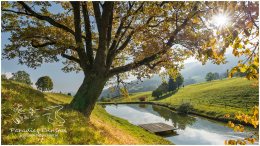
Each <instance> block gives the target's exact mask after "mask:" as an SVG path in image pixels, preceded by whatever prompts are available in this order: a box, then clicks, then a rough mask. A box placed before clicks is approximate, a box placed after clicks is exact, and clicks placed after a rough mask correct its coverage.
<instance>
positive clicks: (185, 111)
mask: <svg viewBox="0 0 260 146" xmlns="http://www.w3.org/2000/svg"><path fill="white" fill-rule="evenodd" d="M192 109H193V106H192V105H191V104H190V103H183V104H181V105H180V106H179V107H178V108H177V111H178V112H179V113H183V114H188V113H189V112H190V111H191V110H192Z"/></svg>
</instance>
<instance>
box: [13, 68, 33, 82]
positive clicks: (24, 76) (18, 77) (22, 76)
mask: <svg viewBox="0 0 260 146" xmlns="http://www.w3.org/2000/svg"><path fill="white" fill-rule="evenodd" d="M12 75H13V76H12V77H11V80H14V81H17V82H20V83H24V84H27V85H32V82H31V79H30V75H29V74H28V73H27V72H25V71H18V72H16V73H12Z"/></svg>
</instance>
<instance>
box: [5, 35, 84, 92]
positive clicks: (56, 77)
mask: <svg viewBox="0 0 260 146" xmlns="http://www.w3.org/2000/svg"><path fill="white" fill-rule="evenodd" d="M8 38H9V34H8V33H2V34H1V54H2V50H3V48H4V46H5V44H8V43H10V41H9V40H8ZM62 67H63V64H62V62H57V63H44V64H42V65H41V66H40V67H38V68H36V69H32V68H28V67H27V66H26V65H21V64H18V59H13V60H6V59H2V57H1V74H3V73H4V74H7V76H10V75H11V73H14V72H17V71H19V70H24V71H26V72H27V73H29V74H30V78H31V80H32V82H33V83H35V82H36V81H37V79H38V78H39V77H41V76H46V75H47V76H50V77H51V78H52V80H53V83H54V88H53V91H55V92H60V91H62V92H76V91H77V89H78V88H79V86H80V85H81V83H82V81H83V79H84V75H83V73H82V72H80V73H75V72H70V73H64V72H63V71H62V70H61V68H62Z"/></svg>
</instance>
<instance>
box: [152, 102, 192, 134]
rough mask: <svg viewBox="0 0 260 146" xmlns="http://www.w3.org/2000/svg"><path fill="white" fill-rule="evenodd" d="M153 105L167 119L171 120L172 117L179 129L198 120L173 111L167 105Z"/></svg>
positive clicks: (173, 122)
mask: <svg viewBox="0 0 260 146" xmlns="http://www.w3.org/2000/svg"><path fill="white" fill-rule="evenodd" d="M152 107H153V110H154V111H156V112H158V113H159V114H160V116H161V117H163V118H164V119H165V120H167V121H169V120H170V119H171V120H172V124H173V126H174V127H175V128H178V129H182V130H184V129H185V128H186V126H187V125H192V124H193V123H194V122H195V121H196V119H195V118H194V117H191V116H187V115H182V114H178V113H175V112H172V111H170V110H168V109H166V108H165V107H160V106H156V105H153V106H152Z"/></svg>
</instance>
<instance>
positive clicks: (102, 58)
mask: <svg viewBox="0 0 260 146" xmlns="http://www.w3.org/2000/svg"><path fill="white" fill-rule="evenodd" d="M113 7H114V2H104V4H103V11H102V16H101V21H100V24H99V25H100V29H99V46H98V50H97V55H96V59H95V63H94V64H95V65H97V66H102V67H101V68H100V69H104V68H105V66H106V59H107V52H108V47H107V46H108V39H107V34H108V30H109V27H110V26H109V21H110V20H109V18H111V15H112V13H113Z"/></svg>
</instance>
